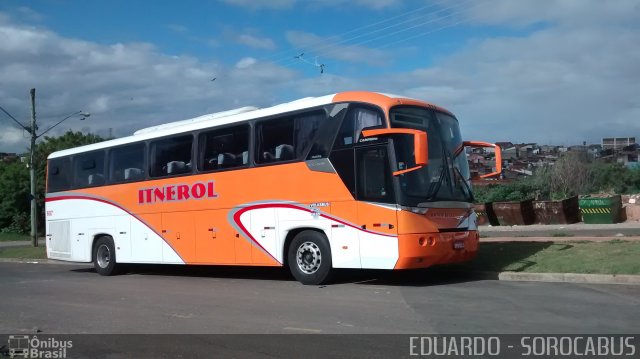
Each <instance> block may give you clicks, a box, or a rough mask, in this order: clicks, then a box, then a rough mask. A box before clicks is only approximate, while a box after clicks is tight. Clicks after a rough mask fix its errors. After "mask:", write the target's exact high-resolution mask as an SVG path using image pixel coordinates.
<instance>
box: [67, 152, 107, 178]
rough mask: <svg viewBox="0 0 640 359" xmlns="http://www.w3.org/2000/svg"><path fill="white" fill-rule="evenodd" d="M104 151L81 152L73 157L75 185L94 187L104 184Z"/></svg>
mask: <svg viewBox="0 0 640 359" xmlns="http://www.w3.org/2000/svg"><path fill="white" fill-rule="evenodd" d="M104 157H105V154H104V151H96V152H89V153H82V154H79V155H76V156H74V158H73V169H74V170H73V177H74V180H73V182H74V186H75V187H95V186H102V185H103V184H104V182H105V181H104V180H105V176H104Z"/></svg>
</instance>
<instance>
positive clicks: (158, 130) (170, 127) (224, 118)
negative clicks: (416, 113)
mask: <svg viewBox="0 0 640 359" xmlns="http://www.w3.org/2000/svg"><path fill="white" fill-rule="evenodd" d="M398 100H406V101H408V102H409V103H411V104H417V105H423V106H428V107H432V108H437V109H439V110H440V111H444V112H446V113H449V111H447V110H445V109H442V108H440V107H437V106H435V105H433V104H430V103H427V102H424V101H421V100H416V99H412V98H408V97H406V96H399V95H393V94H386V93H377V92H341V93H337V94H331V95H326V96H320V97H305V98H302V99H299V100H295V101H291V102H286V103H283V104H279V105H275V106H272V107H267V108H263V109H260V108H257V107H253V106H247V107H241V108H237V109H233V110H228V111H222V112H216V113H212V114H207V115H203V116H199V117H195V118H191V119H187V120H181V121H175V122H169V123H166V124H162V125H157V126H152V127H147V128H143V129H141V130H138V131H136V132H134V134H133V135H131V136H126V137H121V138H117V139H113V140H109V141H104V142H98V143H94V144H90V145H85V146H80V147H75V148H71V149H67V150H62V151H57V152H53V153H51V154H50V155H49V157H48V158H56V157H63V156H69V155H73V154H76V153H82V152H88V151H93V150H99V149H103V148H109V147H114V146H119V145H124V144H128V143H133V142H138V141H145V140H149V139H153V138H159V137H164V136H168V135H173V134H179V133H183V132H190V131H195V130H200V129H204V128H209V127H215V126H221V125H226V124H231V123H236V122H242V121H248V120H252V119H256V118H261V117H268V116H273V115H277V114H280V113H287V112H293V111H297V110H303V109H306V108H311V107H317V106H322V105H328V104H331V103H337V102H345V101H359V102H369V103H374V104H376V103H377V104H379V105H381V106H382V107H385V108H388V107H390V106H391V104H392V103H393V104H395V103H397V101H398ZM380 102H383V103H380ZM403 102H404V101H403Z"/></svg>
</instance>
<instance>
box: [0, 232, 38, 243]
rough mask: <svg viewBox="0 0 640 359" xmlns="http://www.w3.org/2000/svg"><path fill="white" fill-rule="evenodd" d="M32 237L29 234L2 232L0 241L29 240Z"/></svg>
mask: <svg viewBox="0 0 640 359" xmlns="http://www.w3.org/2000/svg"><path fill="white" fill-rule="evenodd" d="M29 239H31V238H30V237H29V235H27V234H17V233H5V232H0V242H7V241H28V240H29Z"/></svg>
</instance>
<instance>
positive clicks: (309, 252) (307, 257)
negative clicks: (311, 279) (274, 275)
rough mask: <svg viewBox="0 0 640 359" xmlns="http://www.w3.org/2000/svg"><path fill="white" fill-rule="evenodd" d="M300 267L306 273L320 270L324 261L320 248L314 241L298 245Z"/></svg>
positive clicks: (297, 257) (297, 256)
mask: <svg viewBox="0 0 640 359" xmlns="http://www.w3.org/2000/svg"><path fill="white" fill-rule="evenodd" d="M296 259H297V262H298V268H300V270H301V271H302V272H303V273H305V274H313V273H315V272H317V271H318V269H319V268H320V264H321V263H322V253H320V248H318V246H317V245H316V244H315V243H313V242H304V243H302V244H301V245H300V247H298V252H297V255H296Z"/></svg>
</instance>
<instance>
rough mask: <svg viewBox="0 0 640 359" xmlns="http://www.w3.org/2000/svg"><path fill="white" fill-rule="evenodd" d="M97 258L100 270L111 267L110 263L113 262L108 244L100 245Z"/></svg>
mask: <svg viewBox="0 0 640 359" xmlns="http://www.w3.org/2000/svg"><path fill="white" fill-rule="evenodd" d="M96 258H97V259H98V265H99V266H100V268H107V267H108V266H109V262H111V250H110V249H109V246H107V245H106V244H102V245H100V247H98V251H97V253H96Z"/></svg>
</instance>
